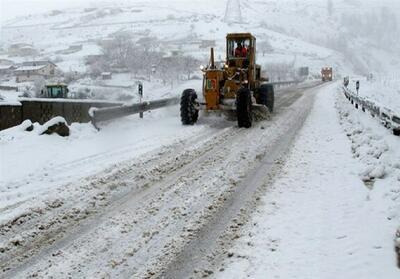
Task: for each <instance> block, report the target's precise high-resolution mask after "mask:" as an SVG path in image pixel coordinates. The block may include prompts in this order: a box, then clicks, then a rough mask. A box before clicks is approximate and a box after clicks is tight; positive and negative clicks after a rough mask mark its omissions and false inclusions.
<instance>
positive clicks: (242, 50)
mask: <svg viewBox="0 0 400 279" xmlns="http://www.w3.org/2000/svg"><path fill="white" fill-rule="evenodd" d="M235 57H240V58H246V57H247V48H246V47H245V46H243V44H242V42H238V43H237V47H236V49H235Z"/></svg>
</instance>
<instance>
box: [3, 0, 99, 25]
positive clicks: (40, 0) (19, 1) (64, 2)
mask: <svg viewBox="0 0 400 279" xmlns="http://www.w3.org/2000/svg"><path fill="white" fill-rule="evenodd" d="M94 2H98V1H93V0H0V21H6V20H9V19H12V18H14V17H16V16H21V15H28V14H36V13H42V12H47V11H51V10H55V9H65V8H74V7H82V6H85V5H90V4H91V3H94Z"/></svg>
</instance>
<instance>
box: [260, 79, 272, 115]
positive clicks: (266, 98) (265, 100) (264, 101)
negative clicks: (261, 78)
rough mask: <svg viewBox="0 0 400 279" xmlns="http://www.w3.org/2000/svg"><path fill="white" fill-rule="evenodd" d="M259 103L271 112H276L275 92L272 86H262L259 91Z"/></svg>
mask: <svg viewBox="0 0 400 279" xmlns="http://www.w3.org/2000/svg"><path fill="white" fill-rule="evenodd" d="M257 101H258V103H259V104H261V105H264V106H266V107H267V108H268V110H269V112H271V113H272V112H273V111H274V102H275V92H274V86H273V85H272V84H262V85H261V86H260V88H259V89H258V100H257Z"/></svg>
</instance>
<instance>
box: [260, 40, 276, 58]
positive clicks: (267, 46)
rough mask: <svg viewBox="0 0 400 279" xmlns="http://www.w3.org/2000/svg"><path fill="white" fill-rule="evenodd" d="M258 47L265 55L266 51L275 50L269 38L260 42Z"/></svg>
mask: <svg viewBox="0 0 400 279" xmlns="http://www.w3.org/2000/svg"><path fill="white" fill-rule="evenodd" d="M258 49H259V50H260V51H261V52H262V55H263V56H265V53H266V52H273V50H274V49H273V47H272V46H271V44H270V43H269V41H268V40H265V41H262V42H260V43H259V44H258Z"/></svg>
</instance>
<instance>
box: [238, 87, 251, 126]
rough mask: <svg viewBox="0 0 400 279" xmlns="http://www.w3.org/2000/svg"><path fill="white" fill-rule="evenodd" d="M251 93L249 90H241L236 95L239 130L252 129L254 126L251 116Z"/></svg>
mask: <svg viewBox="0 0 400 279" xmlns="http://www.w3.org/2000/svg"><path fill="white" fill-rule="evenodd" d="M251 105H252V103H251V92H250V90H249V89H247V88H241V89H239V90H238V92H237V94H236V114H237V120H238V126H239V128H242V127H244V128H250V127H251V124H252V121H253V119H252V115H251Z"/></svg>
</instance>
